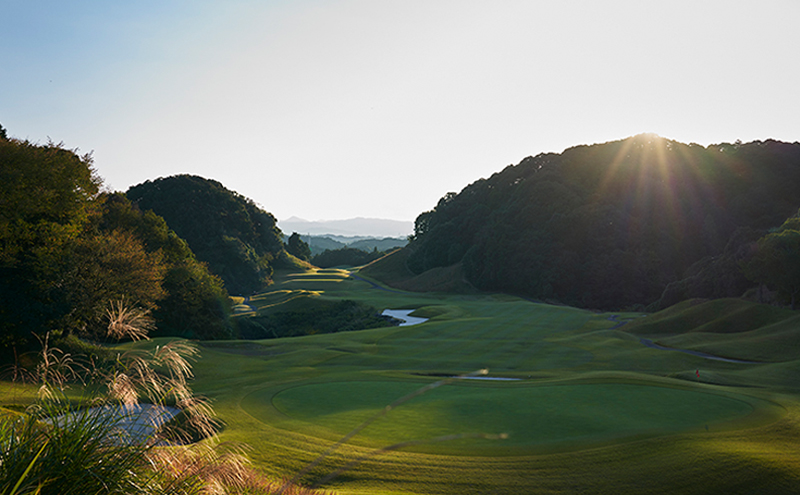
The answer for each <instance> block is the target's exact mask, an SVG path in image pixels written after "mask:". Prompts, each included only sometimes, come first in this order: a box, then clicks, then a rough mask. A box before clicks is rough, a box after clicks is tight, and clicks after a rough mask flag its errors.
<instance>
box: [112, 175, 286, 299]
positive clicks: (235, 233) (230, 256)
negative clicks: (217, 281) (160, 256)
mask: <svg viewBox="0 0 800 495" xmlns="http://www.w3.org/2000/svg"><path fill="white" fill-rule="evenodd" d="M126 195H127V197H128V198H129V199H130V200H131V201H132V202H133V203H134V204H135V205H136V206H137V207H138V208H139V209H141V210H142V211H147V210H152V211H153V212H155V213H156V214H157V215H159V216H161V217H163V218H164V219H165V220H166V221H167V225H169V227H170V228H171V229H172V230H174V231H175V232H176V233H177V234H178V235H179V236H180V237H181V238H182V239H185V240H186V242H187V243H188V244H189V247H190V248H191V250H192V251H193V252H194V254H195V255H196V256H197V259H199V260H200V261H203V262H205V263H207V264H208V267H209V269H210V270H211V272H212V273H214V274H216V275H218V276H219V277H220V278H222V280H223V281H224V283H225V287H226V289H227V290H228V291H229V292H231V293H237V294H250V293H252V292H254V291H257V290H259V289H261V288H262V287H263V286H264V285H266V284H268V283H269V282H270V277H271V276H272V266H271V262H272V260H273V259H275V257H276V255H277V254H278V253H279V252H280V251H282V250H283V241H282V239H281V232H280V230H279V229H278V227H277V226H276V221H275V217H273V216H272V215H271V214H270V213H267V212H265V211H264V210H262V209H261V208H259V207H258V206H257V205H256V204H255V203H254V202H253V201H252V200H250V199H247V198H245V197H244V196H241V195H240V194H237V193H235V192H233V191H230V190H228V189H226V188H225V187H224V186H223V185H222V184H220V183H219V182H216V181H213V180H209V179H204V178H202V177H197V176H193V175H177V176H173V177H166V178H160V179H156V180H154V181H147V182H145V183H143V184H139V185H137V186H133V187H131V188H130V189H129V190H128V191H127V193H126Z"/></svg>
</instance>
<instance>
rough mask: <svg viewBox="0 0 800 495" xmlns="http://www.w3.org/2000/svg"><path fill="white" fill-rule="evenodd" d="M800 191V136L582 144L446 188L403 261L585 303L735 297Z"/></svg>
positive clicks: (414, 267) (483, 283) (419, 224)
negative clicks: (455, 268)
mask: <svg viewBox="0 0 800 495" xmlns="http://www.w3.org/2000/svg"><path fill="white" fill-rule="evenodd" d="M798 190H800V143H792V144H790V143H783V142H778V141H773V140H768V141H755V142H752V143H747V144H742V143H738V142H737V143H734V144H728V143H725V144H720V145H711V146H707V147H703V146H700V145H697V144H682V143H679V142H676V141H671V140H667V139H664V138H660V137H658V136H654V135H639V136H634V137H632V138H628V139H625V140H621V141H614V142H609V143H604V144H597V145H591V146H576V147H573V148H569V149H567V150H565V151H564V152H563V153H560V154H557V153H543V154H540V155H537V156H535V157H528V158H526V159H524V160H523V161H522V162H521V163H519V164H518V165H510V166H508V167H506V168H505V169H504V170H502V171H501V172H498V173H496V174H494V175H492V176H491V177H490V178H488V179H481V180H478V181H476V182H474V183H472V184H470V185H468V186H467V187H465V188H464V189H463V190H462V191H461V192H460V193H458V194H456V193H448V194H446V195H445V196H444V197H443V198H442V199H441V200H440V201H439V202H438V204H437V205H436V207H435V208H434V209H433V210H431V211H427V212H424V213H422V214H420V215H419V216H418V217H417V219H416V222H415V230H414V234H413V236H412V241H411V243H410V244H409V246H408V247H407V249H409V250H410V254H409V256H408V259H407V265H408V268H409V269H410V270H411V271H412V272H414V273H422V272H424V271H426V270H428V269H431V268H434V267H441V266H450V265H453V264H456V263H461V264H463V267H464V272H465V274H466V277H467V279H468V280H469V281H470V282H471V283H472V284H473V285H474V286H475V287H477V288H479V289H482V290H489V291H503V292H511V293H516V294H520V295H524V296H527V297H531V298H536V299H541V300H552V301H558V302H560V303H564V304H569V305H574V306H579V307H588V308H600V309H620V308H638V309H644V308H646V307H649V308H650V309H658V308H659V307H664V306H667V305H669V304H672V303H674V302H677V301H678V300H681V299H683V298H686V297H727V296H737V297H738V296H740V295H742V292H743V291H745V290H747V288H748V287H751V286H753V282H752V279H753V275H752V273H751V274H750V279H748V278H747V277H746V276H745V272H746V271H747V270H744V271H743V269H742V266H743V264H746V263H748V260H749V259H750V258H752V256H753V255H754V252H755V251H754V250H757V248H758V246H759V244H758V242H759V241H758V240H759V238H761V237H763V236H764V235H765V234H767V233H768V230H769V229H770V228H774V227H776V226H778V225H781V224H782V223H783V222H784V220H785V219H786V218H787V217H790V216H792V215H793V214H794V212H796V211H797V208H798V206H799V205H798V203H800V200H798V197H797V191H798ZM763 266H766V265H763Z"/></svg>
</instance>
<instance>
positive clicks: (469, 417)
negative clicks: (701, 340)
mask: <svg viewBox="0 0 800 495" xmlns="http://www.w3.org/2000/svg"><path fill="white" fill-rule="evenodd" d="M418 387H419V384H417V383H413V382H398V381H337V382H332V383H315V384H308V385H301V386H297V387H291V388H287V389H285V390H282V391H280V392H279V393H277V394H275V395H272V394H271V393H269V392H267V393H254V394H251V395H249V396H248V397H247V398H246V399H245V400H244V401H243V403H242V407H243V408H244V410H245V411H247V412H248V413H250V414H252V415H253V416H254V417H256V418H258V416H259V411H260V410H262V407H261V404H259V402H261V401H267V402H270V401H271V403H272V404H273V405H274V406H275V408H276V409H277V410H278V411H280V412H281V413H283V414H285V415H286V416H287V417H289V418H291V420H288V421H285V422H282V423H279V424H278V425H277V426H280V427H285V428H289V429H293V430H296V431H304V430H307V429H308V428H309V423H310V424H312V425H314V426H315V427H322V428H325V429H328V430H330V432H331V434H332V435H331V436H332V437H333V438H335V437H337V436H338V437H341V436H344V435H345V434H346V433H348V432H349V431H350V430H352V429H353V428H355V427H356V426H358V425H359V424H360V423H362V422H363V421H365V420H367V419H368V418H369V417H371V416H373V415H375V414H377V413H379V412H380V411H381V410H382V409H383V407H384V406H385V405H386V404H389V403H391V402H392V401H394V400H395V399H397V398H398V397H403V396H405V395H406V394H409V393H411V392H413V391H414V390H415V389H417V388H418ZM751 412H753V407H752V406H751V405H750V404H749V403H748V402H746V401H743V400H739V399H732V398H728V397H724V396H721V395H716V394H711V393H705V392H702V391H698V390H683V389H676V388H667V387H658V386H646V385H634V384H624V383H598V384H573V385H569V384H564V385H551V386H529V385H526V384H520V383H506V382H504V383H499V382H487V383H480V384H470V383H463V380H462V381H461V383H454V384H448V385H446V386H443V387H441V388H438V389H436V390H434V391H430V392H429V393H427V394H424V395H422V396H419V397H416V398H414V399H412V400H411V401H409V402H408V403H406V404H404V405H402V406H400V407H398V408H397V409H395V410H393V411H391V412H390V413H389V414H388V415H387V416H386V417H385V418H382V419H381V420H380V421H376V422H375V423H374V424H372V425H370V426H369V428H367V429H365V430H364V431H363V433H362V434H361V435H359V436H358V437H356V440H355V441H354V443H357V444H363V445H367V446H370V447H374V448H379V447H381V446H385V445H391V444H395V443H400V442H403V441H406V440H409V439H429V438H435V437H440V436H445V435H454V434H460V433H492V434H499V433H506V434H508V438H507V439H505V440H502V441H487V440H483V441H474V440H465V441H459V442H453V443H436V444H432V445H424V446H417V447H412V448H409V449H408V450H410V451H420V452H432V453H444V454H461V455H480V456H483V455H523V454H532V453H541V452H543V451H552V450H556V449H558V450H563V449H574V448H585V447H586V446H588V445H591V444H598V443H602V442H609V441H619V440H624V439H630V438H642V437H645V436H653V435H659V434H667V433H675V432H679V431H685V430H690V429H697V428H700V427H704V426H708V425H709V424H712V425H713V426H714V427H716V425H717V424H718V423H722V422H724V421H725V420H727V419H732V418H741V417H744V416H746V415H748V414H750V413H751Z"/></svg>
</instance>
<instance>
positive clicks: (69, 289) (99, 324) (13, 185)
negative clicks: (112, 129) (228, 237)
mask: <svg viewBox="0 0 800 495" xmlns="http://www.w3.org/2000/svg"><path fill="white" fill-rule="evenodd" d="M0 165H1V166H0V329H2V333H0V361H6V360H10V358H11V357H12V356H16V355H18V354H21V353H23V352H25V351H26V350H29V349H31V348H33V347H37V346H38V345H39V340H40V339H42V338H44V337H45V335H47V334H48V333H50V334H51V335H52V336H53V337H54V338H60V337H66V336H69V335H77V336H80V337H83V338H90V339H102V338H104V333H105V327H106V326H107V323H108V321H107V320H108V317H109V313H108V312H109V310H111V309H112V305H115V304H116V305H117V307H119V305H122V306H123V307H125V308H126V309H133V308H139V309H141V310H142V311H145V312H150V311H152V312H153V315H154V316H155V317H156V321H155V323H156V325H157V331H158V332H161V333H162V334H169V335H182V336H187V337H194V338H219V337H230V336H231V335H232V334H231V328H230V326H229V324H228V310H229V303H228V295H227V293H226V291H225V289H224V288H223V286H222V283H221V281H220V280H219V279H217V278H216V277H214V276H213V275H211V274H210V273H209V272H208V270H207V269H206V267H205V266H204V265H203V264H201V263H199V262H198V261H197V259H196V258H195V256H194V254H193V253H192V252H191V250H189V248H188V247H187V246H186V243H184V242H183V241H182V240H181V239H180V238H179V237H178V236H177V235H176V234H175V232H174V231H172V230H171V229H170V228H169V227H168V226H167V224H166V223H165V222H164V219H163V218H161V217H159V216H158V215H155V214H153V213H152V212H145V213H143V212H142V211H140V210H138V209H137V208H136V207H135V206H133V205H131V204H130V202H129V201H128V200H127V199H126V198H125V197H124V196H122V195H120V194H111V193H104V192H101V190H102V186H103V184H102V181H101V179H100V178H99V177H98V176H97V174H96V173H95V170H94V167H93V164H92V158H91V156H89V155H83V156H81V155H79V154H78V153H77V152H76V151H74V150H68V149H65V148H64V147H63V146H61V145H59V144H54V143H47V144H45V145H39V144H36V143H31V142H29V141H22V140H18V139H13V138H2V137H0Z"/></svg>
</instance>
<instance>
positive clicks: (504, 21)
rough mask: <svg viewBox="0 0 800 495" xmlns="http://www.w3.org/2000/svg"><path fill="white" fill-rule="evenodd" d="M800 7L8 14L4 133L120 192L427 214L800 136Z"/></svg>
mask: <svg viewBox="0 0 800 495" xmlns="http://www.w3.org/2000/svg"><path fill="white" fill-rule="evenodd" d="M798 20H800V1H797V0H786V1H770V0H758V1H749V2H745V1H735V0H726V1H702V0H691V1H675V0H669V1H660V2H655V1H653V2H651V1H644V0H635V1H601V0H592V1H564V0H559V1H535V0H524V1H504V0H486V1H469V0H452V1H446V0H419V1H417V0H394V1H381V0H352V1H325V0H319V1H302V0H294V1H266V0H262V1H255V0H253V1H245V0H217V1H209V0H191V1H190V0H145V1H142V0H138V1H136V2H116V1H108V0H71V1H63V0H52V1H40V0H0V46H2V50H0V123H1V124H2V125H3V126H4V127H5V128H6V129H7V130H8V132H9V134H10V135H11V136H13V137H17V138H22V139H29V140H31V141H36V142H41V143H44V142H46V141H47V139H48V137H49V138H50V139H52V140H53V141H56V142H60V141H63V142H64V144H65V145H66V146H67V147H69V148H79V149H80V151H81V152H88V151H93V155H94V159H95V165H96V168H97V170H98V172H99V174H100V175H101V176H102V177H103V178H104V179H105V181H106V184H107V185H108V187H109V188H111V189H114V190H123V191H124V190H126V189H127V188H128V187H129V186H131V185H134V184H138V183H140V182H143V181H145V180H147V179H155V178H157V177H162V176H168V175H173V174H180V173H190V174H196V175H201V176H203V177H207V178H213V179H216V180H218V181H220V182H222V183H223V184H224V185H225V186H226V187H228V188H229V189H233V190H236V191H238V192H240V193H242V194H244V195H245V196H248V197H250V198H253V199H254V200H255V201H257V202H258V203H260V204H261V205H262V206H263V207H264V208H265V209H266V210H267V211H270V212H272V213H273V214H274V215H275V216H276V217H278V218H279V219H285V218H287V217H289V216H299V217H303V218H306V219H309V220H318V219H338V218H351V217H356V216H362V217H376V218H389V219H396V220H413V219H414V218H415V217H416V216H417V215H418V214H419V213H421V212H423V211H425V210H429V209H431V208H432V207H433V206H435V204H436V202H437V201H438V200H439V198H440V197H442V196H443V195H444V194H445V193H447V192H448V191H455V192H458V191H460V190H461V189H462V188H463V187H464V186H466V185H467V184H469V183H471V182H473V181H475V180H477V179H479V178H481V177H488V176H489V175H491V174H492V173H494V172H497V171H499V170H501V169H502V168H504V167H505V166H506V165H509V164H516V163H519V162H520V161H521V160H522V159H523V158H524V157H526V156H529V155H536V154H538V153H541V152H544V151H555V152H560V151H563V150H564V149H565V148H568V147H570V146H574V145H578V144H591V143H597V142H605V141H610V140H616V139H621V138H625V137H628V136H631V135H634V134H639V133H642V132H654V133H657V134H659V135H661V136H664V137H667V138H670V139H676V140H679V141H682V142H696V143H700V144H704V145H706V144H710V143H719V142H724V141H727V142H733V141H735V140H737V139H741V140H742V141H751V140H754V139H767V138H775V139H780V140H785V141H797V140H800V91H799V90H798V88H800V28H798Z"/></svg>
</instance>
